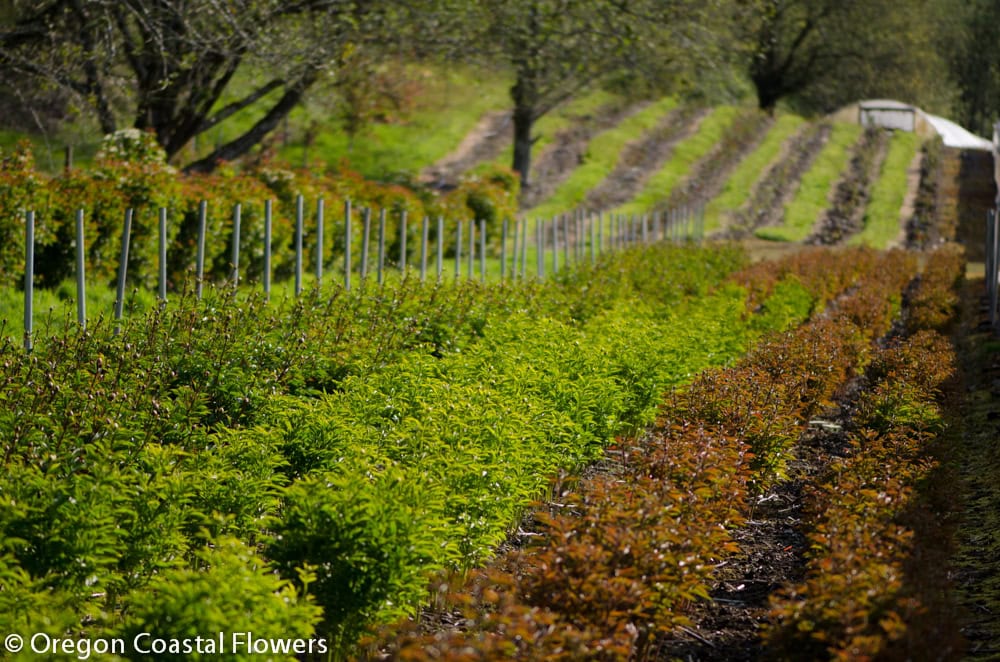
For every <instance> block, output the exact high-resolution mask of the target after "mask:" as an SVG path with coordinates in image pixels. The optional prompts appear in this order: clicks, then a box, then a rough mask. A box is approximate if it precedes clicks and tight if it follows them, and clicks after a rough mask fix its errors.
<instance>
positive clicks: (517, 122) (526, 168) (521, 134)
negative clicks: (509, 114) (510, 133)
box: [511, 107, 535, 190]
mask: <svg viewBox="0 0 1000 662" xmlns="http://www.w3.org/2000/svg"><path fill="white" fill-rule="evenodd" d="M534 123H535V119H534V113H533V112H532V109H531V108H522V107H516V108H514V163H513V164H512V166H511V167H513V169H514V171H515V172H517V173H518V174H519V175H520V176H521V190H525V189H527V188H528V187H529V186H530V183H529V181H530V180H529V179H528V176H529V174H530V172H531V146H532V145H533V144H534V142H535V141H534V140H532V138H531V128H532V126H533V125H534Z"/></svg>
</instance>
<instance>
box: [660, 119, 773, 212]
mask: <svg viewBox="0 0 1000 662" xmlns="http://www.w3.org/2000/svg"><path fill="white" fill-rule="evenodd" d="M773 123H774V118H773V117H771V116H770V115H767V114H765V113H761V112H759V111H757V110H752V111H748V112H744V113H741V114H740V115H739V116H737V117H736V119H735V121H734V122H733V124H732V125H731V126H730V127H729V128H727V129H726V132H725V134H723V136H722V139H721V140H719V142H717V143H716V144H715V146H714V147H713V148H712V150H711V151H710V152H709V153H708V154H706V155H705V156H704V157H702V158H701V159H699V160H698V162H697V163H695V164H694V166H693V167H692V168H691V172H690V173H688V175H687V177H685V178H684V180H683V181H682V182H681V183H680V184H679V185H678V186H676V187H674V190H673V191H671V193H670V197H669V198H668V199H667V201H666V205H665V208H667V209H677V208H679V207H684V206H697V205H702V204H705V203H707V202H708V201H709V200H711V199H712V198H714V197H715V196H716V195H718V194H719V191H721V190H722V186H723V185H724V184H725V183H726V178H727V177H729V174H730V173H731V172H732V171H733V169H734V168H735V167H736V166H737V165H738V164H739V162H740V161H741V160H742V159H743V157H744V156H746V155H747V154H749V153H750V152H751V150H753V149H754V148H755V147H756V146H757V145H758V144H760V141H761V140H763V139H764V135H765V134H766V133H767V130H768V128H770V126H771V125H772V124H773Z"/></svg>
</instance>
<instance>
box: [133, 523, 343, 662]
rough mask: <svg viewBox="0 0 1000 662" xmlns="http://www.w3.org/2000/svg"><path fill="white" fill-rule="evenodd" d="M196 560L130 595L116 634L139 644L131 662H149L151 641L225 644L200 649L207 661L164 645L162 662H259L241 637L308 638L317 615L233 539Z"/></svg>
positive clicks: (319, 644) (319, 643)
mask: <svg viewBox="0 0 1000 662" xmlns="http://www.w3.org/2000/svg"><path fill="white" fill-rule="evenodd" d="M195 559H196V562H195V563H194V564H193V566H192V567H190V568H176V569H173V570H168V571H166V572H164V573H163V574H162V575H160V576H159V577H157V578H156V579H155V580H153V581H152V582H151V583H150V585H149V586H148V587H147V588H146V589H144V590H142V591H141V592H140V593H138V594H136V595H133V596H132V603H133V605H134V608H133V610H132V612H131V613H130V614H129V616H128V619H127V621H126V623H125V625H124V626H123V627H122V630H121V634H122V635H123V638H124V639H125V640H126V641H127V642H129V643H132V642H138V643H139V646H137V647H136V648H135V649H132V650H129V651H128V656H127V657H128V658H129V659H137V660H138V659H144V658H146V657H148V652H149V650H152V649H153V646H154V643H153V639H154V638H159V639H164V640H167V641H168V642H169V641H170V640H180V641H181V642H184V641H187V642H189V644H191V643H195V642H196V639H197V638H198V637H201V638H203V639H204V638H206V637H207V638H209V639H214V637H213V635H214V634H215V633H219V632H221V633H223V636H224V639H225V640H224V642H223V647H215V648H213V649H209V648H208V646H207V644H206V645H205V646H204V647H203V650H204V651H207V652H206V653H205V654H199V653H198V652H197V649H196V650H195V651H194V652H192V651H189V650H188V651H186V650H184V648H183V643H182V644H181V646H182V647H181V648H180V650H179V652H178V651H174V650H171V649H170V647H169V646H168V648H167V650H166V652H158V654H157V656H156V658H157V659H160V660H197V659H216V658H218V657H219V656H220V654H222V655H223V656H224V657H226V658H227V659H231V660H257V659H260V656H261V653H260V652H259V651H255V650H254V649H253V648H252V644H247V643H245V641H246V638H245V637H239V635H246V634H248V633H249V634H252V637H253V638H254V639H258V640H269V639H274V640H289V639H304V640H309V639H310V638H312V637H313V627H314V625H315V624H316V622H317V620H318V619H319V613H320V610H319V609H318V608H317V607H316V606H315V605H313V604H312V603H311V602H310V600H309V599H308V598H305V597H301V596H300V595H299V593H298V592H297V591H296V590H295V588H293V587H292V585H291V584H290V583H289V582H287V581H284V580H281V579H279V578H278V577H276V576H275V575H274V573H273V572H270V571H269V569H268V568H267V565H266V564H265V563H264V561H263V560H262V559H261V558H260V557H258V556H257V554H256V553H255V552H254V550H253V549H252V548H250V547H247V546H246V545H244V544H243V543H241V542H240V541H238V540H236V539H233V538H218V539H214V540H212V541H211V545H210V546H206V547H204V548H203V549H201V550H199V551H198V552H197V553H196V554H195ZM143 633H151V634H152V635H153V637H149V636H144V635H143ZM305 643H307V644H308V643H309V642H305ZM312 644H313V646H312V650H313V651H315V652H316V653H325V652H326V651H327V650H328V648H327V642H326V641H324V640H321V639H319V640H315V639H314V640H313V641H312ZM267 652H269V653H270V652H271V650H268V651H267ZM294 653H295V651H294V650H292V651H291V652H288V651H286V652H284V654H282V653H280V652H278V651H274V652H273V655H272V657H270V658H269V659H276V660H294V659H297V656H296V655H295V654H294Z"/></svg>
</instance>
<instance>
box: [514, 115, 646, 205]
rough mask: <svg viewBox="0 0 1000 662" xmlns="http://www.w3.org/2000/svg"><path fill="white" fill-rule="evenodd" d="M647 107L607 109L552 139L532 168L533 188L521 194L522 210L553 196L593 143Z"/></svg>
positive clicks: (531, 179) (531, 186) (530, 186)
mask: <svg viewBox="0 0 1000 662" xmlns="http://www.w3.org/2000/svg"><path fill="white" fill-rule="evenodd" d="M647 105H648V104H644V103H643V104H633V105H631V106H624V107H622V106H619V105H617V104H615V105H610V106H604V107H603V108H601V109H600V110H598V111H597V112H596V113H595V114H594V115H592V116H589V117H581V118H578V121H576V122H575V123H574V124H573V126H572V127H570V128H568V129H564V130H563V131H560V132H558V133H557V134H556V135H555V136H553V140H552V143H551V144H550V145H548V146H547V147H546V148H545V149H544V150H543V151H542V153H541V154H540V155H539V156H538V158H537V159H536V160H535V163H534V164H533V165H532V167H531V177H530V184H529V185H528V186H527V187H525V188H524V189H523V190H522V191H521V208H522V209H530V208H531V207H534V206H537V205H538V204H539V203H541V202H542V201H543V200H545V199H546V198H548V197H549V196H551V195H552V194H553V193H554V192H555V190H556V189H557V188H559V185H560V184H562V183H563V182H564V181H565V180H566V178H567V177H569V175H570V173H571V172H573V170H574V169H575V168H576V167H577V166H578V165H580V164H581V163H582V162H583V159H584V156H585V155H586V153H587V144H588V143H589V142H590V139H591V138H593V137H594V136H596V135H597V134H598V133H600V132H602V131H606V130H608V129H610V128H612V127H614V126H616V125H618V124H619V123H621V121H622V120H624V119H625V118H626V117H628V116H629V115H632V114H634V113H637V112H639V111H640V110H642V109H643V108H645V107H646V106H647Z"/></svg>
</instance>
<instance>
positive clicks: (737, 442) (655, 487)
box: [376, 252, 910, 660]
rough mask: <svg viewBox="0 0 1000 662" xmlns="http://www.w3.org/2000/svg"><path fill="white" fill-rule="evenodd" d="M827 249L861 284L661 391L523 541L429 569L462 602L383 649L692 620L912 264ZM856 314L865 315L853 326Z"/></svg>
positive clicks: (522, 645) (573, 643)
mask: <svg viewBox="0 0 1000 662" xmlns="http://www.w3.org/2000/svg"><path fill="white" fill-rule="evenodd" d="M817 255H820V254H819V253H817ZM838 257H839V259H838V260H835V261H831V262H828V263H826V264H827V265H828V267H829V269H828V271H827V273H828V274H829V277H830V278H831V280H833V281H835V282H842V283H843V284H844V287H847V286H848V285H850V284H851V283H852V282H856V279H857V277H858V275H861V276H862V279H861V281H862V282H861V284H860V286H859V289H858V291H857V292H855V293H854V294H853V295H851V296H848V297H846V298H842V299H841V300H840V301H839V304H840V306H839V309H838V310H837V311H834V312H832V313H831V314H829V315H827V316H824V317H822V318H820V319H817V320H814V321H812V322H810V323H808V324H806V325H804V326H803V327H801V328H800V329H798V330H796V331H793V332H789V333H787V334H784V335H782V336H781V337H779V338H776V339H774V340H772V341H771V342H767V343H765V344H763V345H761V346H760V347H759V348H757V349H756V350H754V351H753V352H751V353H750V354H749V355H748V356H747V357H746V358H745V359H744V360H743V361H741V362H740V363H739V364H738V365H736V366H734V367H731V368H727V369H723V370H713V371H708V372H706V373H704V374H703V375H701V376H700V377H698V378H697V379H696V380H695V382H694V383H693V384H692V385H691V386H690V387H689V388H688V389H686V390H685V391H684V392H682V393H679V394H676V395H675V396H674V397H673V398H672V399H671V400H670V401H669V402H668V403H667V405H666V408H665V412H667V413H665V414H664V416H663V417H661V420H660V421H659V423H658V425H657V426H656V428H655V429H654V431H653V432H652V434H650V435H648V436H647V437H645V438H644V439H642V440H640V441H639V442H637V443H636V444H634V446H632V447H627V448H620V449H617V450H612V451H609V456H608V457H609V460H613V461H614V464H615V465H616V467H617V468H616V470H614V471H609V472H603V473H599V474H598V475H596V476H595V477H592V478H589V479H587V480H584V481H581V483H580V484H579V485H578V486H577V488H576V489H575V490H573V491H572V492H569V493H564V494H561V495H557V496H556V499H557V500H558V501H559V503H558V504H549V505H548V506H547V507H544V508H540V509H539V511H538V512H537V513H536V514H535V515H534V519H535V524H536V527H535V531H534V536H533V538H532V540H533V542H532V543H531V544H529V545H528V546H527V547H526V548H524V549H521V550H517V551H514V552H511V553H508V554H506V555H504V556H503V557H501V558H500V559H498V561H497V562H496V563H495V564H494V565H493V566H492V567H490V568H488V569H486V570H482V571H478V572H474V573H473V574H472V576H471V578H469V579H468V580H467V581H459V582H457V586H454V587H453V586H450V585H449V584H448V582H449V581H451V580H441V581H440V582H439V583H438V584H437V585H436V586H435V587H434V594H435V595H438V596H447V597H446V598H444V599H443V602H444V603H445V604H447V605H451V607H452V608H453V609H454V610H456V613H460V614H461V616H460V622H459V626H458V627H449V628H429V629H430V631H422V630H421V626H420V625H419V624H416V623H410V624H408V625H406V626H403V627H402V628H401V629H399V628H397V629H396V633H395V634H393V635H387V637H384V638H383V640H382V642H381V643H380V644H378V645H377V646H376V648H378V650H379V654H380V655H386V656H389V657H391V658H394V659H403V660H486V659H511V658H513V657H520V658H522V659H529V658H530V659H533V660H578V659H598V660H605V659H606V660H618V659H630V658H635V657H640V658H641V657H643V655H644V654H646V653H647V652H649V651H650V650H652V649H653V646H654V644H655V641H656V639H657V638H658V637H660V636H662V635H664V634H666V633H668V632H670V631H672V630H675V629H676V628H677V627H679V626H684V625H688V624H689V620H688V613H689V607H690V606H691V605H692V604H693V603H694V602H695V601H697V600H699V599H705V598H707V597H708V591H709V586H710V584H711V580H712V575H713V573H714V569H715V566H716V564H717V563H718V562H719V561H720V560H721V559H723V558H724V557H725V556H727V555H728V554H730V553H732V552H734V551H735V550H736V547H735V543H733V541H732V539H731V537H730V534H729V531H730V530H731V529H732V528H734V527H736V526H739V525H740V524H741V523H742V522H743V520H744V518H745V514H746V513H747V510H748V492H749V491H750V490H752V489H755V488H757V487H759V486H760V485H761V484H763V483H765V482H766V481H767V480H770V479H771V478H772V477H773V475H774V474H775V473H777V472H776V471H775V470H773V469H772V468H771V465H778V464H782V463H783V462H784V459H783V456H784V454H785V451H786V450H787V448H788V444H787V443H786V442H789V441H791V440H794V438H795V437H796V436H797V434H798V431H799V430H801V428H802V426H803V424H804V420H807V419H806V418H805V414H807V413H808V412H809V411H811V410H812V409H813V408H814V407H815V406H816V404H815V403H816V402H822V401H823V400H825V399H828V398H830V397H831V396H832V395H833V393H834V391H835V390H836V389H837V387H838V386H839V385H840V384H841V383H842V382H843V381H844V380H845V378H846V376H847V375H848V374H850V372H851V371H852V370H853V369H854V367H855V366H856V365H857V364H858V362H859V361H860V360H861V357H862V355H863V354H864V350H865V347H866V345H867V344H868V343H869V339H870V338H871V337H873V336H874V335H881V334H882V333H884V331H885V330H886V329H888V328H889V325H890V323H891V316H892V311H891V310H890V307H889V306H886V305H884V304H883V302H882V301H879V300H877V298H870V297H867V296H865V295H864V293H867V292H868V291H869V290H871V289H874V290H875V291H877V292H883V293H889V292H897V293H898V292H899V291H900V289H901V287H902V285H901V283H905V282H906V281H907V280H909V277H910V275H909V274H908V275H904V276H897V275H895V274H893V273H891V272H892V271H893V270H896V269H906V268H907V266H908V263H907V261H906V260H905V259H901V258H900V256H899V255H897V254H891V255H889V256H885V257H882V258H879V259H878V260H875V259H872V257H871V254H870V253H867V252H849V253H843V254H841V255H840V256H838ZM804 264H808V263H804ZM791 273H794V272H791ZM846 274H854V276H853V278H852V277H851V276H847V275H846ZM889 283H891V285H892V287H895V289H886V287H885V286H886V285H887V284H889ZM817 286H818V283H817ZM854 298H860V300H861V301H860V302H859V303H857V304H853V303H851V301H852V299H854ZM883 298H888V294H884V295H883ZM868 308H871V309H870V310H869V309H868ZM858 319H863V320H865V321H866V323H868V324H871V325H872V328H871V329H870V330H867V331H866V330H863V329H860V328H859V327H858V326H857V325H856V323H855V321H856V320H858ZM774 440H777V443H772V442H774ZM623 444H624V442H623ZM762 462H763V463H764V464H763V465H762V464H761V463H762ZM456 589H457V590H456Z"/></svg>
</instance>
